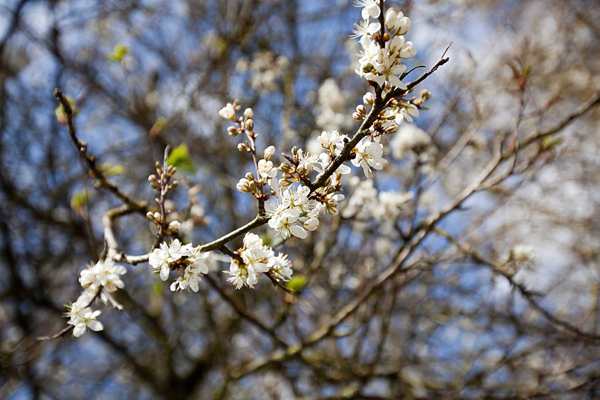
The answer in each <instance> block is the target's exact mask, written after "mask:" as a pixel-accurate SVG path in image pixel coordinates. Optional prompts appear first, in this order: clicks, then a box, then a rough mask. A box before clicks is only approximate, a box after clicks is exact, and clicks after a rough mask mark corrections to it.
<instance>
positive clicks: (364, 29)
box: [350, 19, 381, 41]
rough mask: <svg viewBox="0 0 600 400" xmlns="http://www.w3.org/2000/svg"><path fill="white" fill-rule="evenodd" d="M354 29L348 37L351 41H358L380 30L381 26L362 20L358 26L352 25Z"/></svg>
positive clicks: (377, 23)
mask: <svg viewBox="0 0 600 400" xmlns="http://www.w3.org/2000/svg"><path fill="white" fill-rule="evenodd" d="M354 27H355V29H354V30H353V31H352V35H351V36H350V37H351V38H352V39H358V40H359V41H361V40H363V39H364V38H366V37H368V36H371V35H373V34H374V33H377V32H379V31H380V30H381V24H380V23H379V22H369V20H367V19H363V20H362V21H360V22H359V23H358V24H354Z"/></svg>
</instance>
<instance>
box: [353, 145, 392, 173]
mask: <svg viewBox="0 0 600 400" xmlns="http://www.w3.org/2000/svg"><path fill="white" fill-rule="evenodd" d="M355 150H356V157H355V158H353V159H352V164H354V165H355V166H357V167H359V166H360V167H362V169H363V171H364V172H365V175H366V176H367V178H368V177H369V176H371V168H374V169H376V170H381V169H383V165H384V164H385V162H386V161H385V160H384V159H383V157H382V155H383V145H382V144H381V143H377V142H372V141H371V138H370V137H368V136H367V137H365V138H363V139H362V140H361V141H360V142H358V145H356V149H355Z"/></svg>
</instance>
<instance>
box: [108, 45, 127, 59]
mask: <svg viewBox="0 0 600 400" xmlns="http://www.w3.org/2000/svg"><path fill="white" fill-rule="evenodd" d="M128 52H129V49H127V46H125V45H124V44H117V45H115V49H114V50H113V51H112V53H109V54H108V55H107V56H106V58H107V59H108V60H109V61H114V62H121V61H122V60H123V57H124V56H125V54H127V53H128Z"/></svg>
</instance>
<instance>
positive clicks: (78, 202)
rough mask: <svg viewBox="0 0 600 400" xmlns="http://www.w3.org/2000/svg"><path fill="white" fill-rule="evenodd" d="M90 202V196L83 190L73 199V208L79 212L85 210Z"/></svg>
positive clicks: (74, 195)
mask: <svg viewBox="0 0 600 400" xmlns="http://www.w3.org/2000/svg"><path fill="white" fill-rule="evenodd" d="M87 201H88V194H87V191H86V190H82V191H80V192H76V193H74V194H73V196H72V197H71V207H72V208H73V209H74V210H75V211H77V210H80V209H81V208H83V206H84V205H85V203H87Z"/></svg>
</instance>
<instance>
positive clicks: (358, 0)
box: [354, 0, 381, 19]
mask: <svg viewBox="0 0 600 400" xmlns="http://www.w3.org/2000/svg"><path fill="white" fill-rule="evenodd" d="M354 6H355V7H362V8H363V9H362V12H361V15H362V18H363V19H369V18H377V17H379V14H380V13H381V10H380V9H379V0H355V1H354Z"/></svg>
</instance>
